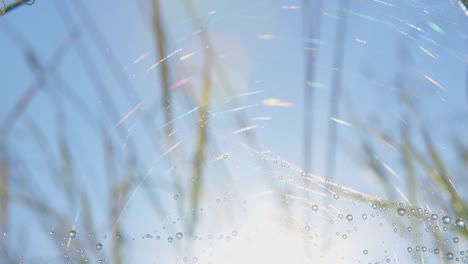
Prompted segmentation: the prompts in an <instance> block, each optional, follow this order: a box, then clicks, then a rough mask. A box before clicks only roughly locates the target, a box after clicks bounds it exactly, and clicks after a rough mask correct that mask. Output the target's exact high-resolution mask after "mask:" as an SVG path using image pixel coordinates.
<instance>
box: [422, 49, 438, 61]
mask: <svg viewBox="0 0 468 264" xmlns="http://www.w3.org/2000/svg"><path fill="white" fill-rule="evenodd" d="M418 48H419V49H420V50H422V51H423V52H424V53H426V54H427V55H429V56H430V57H432V58H434V59H437V57H436V56H435V55H434V54H432V53H430V52H429V51H428V50H427V49H425V48H423V47H421V46H418Z"/></svg>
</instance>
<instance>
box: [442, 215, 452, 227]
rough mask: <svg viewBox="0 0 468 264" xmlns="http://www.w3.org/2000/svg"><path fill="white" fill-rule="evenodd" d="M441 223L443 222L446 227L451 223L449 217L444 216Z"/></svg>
mask: <svg viewBox="0 0 468 264" xmlns="http://www.w3.org/2000/svg"><path fill="white" fill-rule="evenodd" d="M442 222H444V224H446V225H448V224H450V223H451V222H452V218H450V216H447V215H446V216H444V217H443V218H442Z"/></svg>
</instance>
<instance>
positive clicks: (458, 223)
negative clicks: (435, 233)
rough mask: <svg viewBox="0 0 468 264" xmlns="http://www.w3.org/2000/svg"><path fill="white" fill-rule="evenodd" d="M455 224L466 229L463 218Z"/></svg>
mask: <svg viewBox="0 0 468 264" xmlns="http://www.w3.org/2000/svg"><path fill="white" fill-rule="evenodd" d="M455 224H456V225H457V226H458V227H461V228H464V227H465V220H463V219H462V218H458V219H457V220H456V221H455Z"/></svg>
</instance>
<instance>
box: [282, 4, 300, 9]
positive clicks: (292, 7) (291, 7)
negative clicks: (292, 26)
mask: <svg viewBox="0 0 468 264" xmlns="http://www.w3.org/2000/svg"><path fill="white" fill-rule="evenodd" d="M281 8H282V9H287V10H297V9H301V7H300V6H295V5H291V6H282V7H281Z"/></svg>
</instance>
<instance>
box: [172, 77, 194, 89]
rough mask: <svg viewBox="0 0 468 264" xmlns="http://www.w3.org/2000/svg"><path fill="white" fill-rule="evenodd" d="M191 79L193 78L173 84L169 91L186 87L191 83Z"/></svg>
mask: <svg viewBox="0 0 468 264" xmlns="http://www.w3.org/2000/svg"><path fill="white" fill-rule="evenodd" d="M191 79H192V77H188V78H185V79H182V80H180V81H178V82H176V83H173V84H172V85H171V86H170V87H169V89H175V88H177V87H179V86H182V85H186V84H187V83H189V82H190V80H191Z"/></svg>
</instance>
